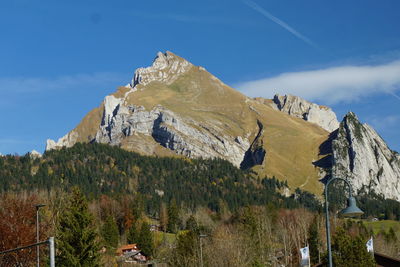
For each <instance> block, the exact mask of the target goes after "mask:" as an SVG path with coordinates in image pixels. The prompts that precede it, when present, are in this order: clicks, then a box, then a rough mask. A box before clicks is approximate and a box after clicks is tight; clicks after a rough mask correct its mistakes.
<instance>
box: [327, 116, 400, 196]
mask: <svg viewBox="0 0 400 267" xmlns="http://www.w3.org/2000/svg"><path fill="white" fill-rule="evenodd" d="M332 151H333V169H332V173H333V175H334V176H336V177H342V178H347V179H349V181H350V182H351V183H352V185H353V190H359V189H361V188H362V187H365V188H366V189H368V190H374V191H375V192H376V193H378V194H382V195H383V196H384V197H386V198H391V199H396V200H398V201H400V155H399V154H398V153H397V152H394V151H392V150H390V149H389V147H388V146H387V145H386V143H385V142H384V141H383V139H382V138H381V137H380V136H379V135H378V134H377V133H376V132H375V130H374V129H373V128H372V127H371V126H369V125H368V124H362V123H360V121H359V120H358V118H357V116H356V115H355V114H354V113H352V112H349V113H348V114H347V115H346V116H345V117H344V118H343V121H342V122H341V123H340V127H339V129H338V131H337V136H336V137H335V138H334V139H333V141H332Z"/></svg>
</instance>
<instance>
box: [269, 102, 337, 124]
mask: <svg viewBox="0 0 400 267" xmlns="http://www.w3.org/2000/svg"><path fill="white" fill-rule="evenodd" d="M273 103H274V104H275V106H276V108H277V109H278V110H280V111H282V112H285V113H287V114H289V115H291V116H294V117H297V118H301V119H303V120H305V121H309V122H312V123H315V124H317V125H318V126H320V127H322V128H323V129H325V130H327V131H328V132H332V131H334V130H336V129H337V128H338V127H339V122H338V120H337V118H336V114H335V113H334V112H333V111H332V110H331V109H330V108H328V107H325V106H320V105H317V104H314V103H311V102H308V101H306V100H304V99H302V98H300V97H298V96H293V95H284V96H280V95H275V96H274V98H273Z"/></svg>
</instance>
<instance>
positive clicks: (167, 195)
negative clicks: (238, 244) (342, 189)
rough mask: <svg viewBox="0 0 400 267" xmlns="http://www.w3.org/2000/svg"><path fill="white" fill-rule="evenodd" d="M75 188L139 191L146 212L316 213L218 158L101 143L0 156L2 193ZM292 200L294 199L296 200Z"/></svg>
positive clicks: (272, 183)
mask: <svg viewBox="0 0 400 267" xmlns="http://www.w3.org/2000/svg"><path fill="white" fill-rule="evenodd" d="M73 185H78V186H79V187H80V188H81V189H82V190H83V192H85V193H86V194H87V195H88V196H89V198H97V197H99V196H100V195H101V194H106V195H110V196H118V195H119V196H121V195H124V194H134V193H136V192H139V193H141V194H142V195H143V196H144V198H145V201H144V202H145V204H146V209H147V212H148V213H149V214H155V213H156V212H158V211H159V205H160V203H161V202H166V203H169V202H170V201H171V199H172V198H174V199H175V200H176V202H177V204H178V205H180V206H184V207H187V208H191V209H193V208H195V207H197V206H204V207H208V208H210V209H211V210H213V211H218V210H219V209H220V208H221V205H224V206H225V205H226V206H227V207H228V208H229V209H230V210H236V209H237V208H239V207H243V206H246V205H263V204H266V203H274V204H275V205H276V206H277V207H285V208H296V207H300V206H305V207H307V208H309V209H312V210H318V209H320V204H319V202H318V201H317V199H316V198H315V196H313V195H312V194H310V193H307V192H304V191H301V190H297V191H296V197H294V195H293V196H292V197H284V196H283V195H282V194H281V192H283V191H284V190H285V188H287V184H286V183H285V182H280V181H278V180H276V179H274V178H263V179H259V178H255V177H253V176H252V175H251V173H249V172H245V171H242V170H240V169H238V168H236V167H234V166H233V165H232V164H231V163H229V162H228V161H225V160H221V159H213V160H210V159H208V160H202V159H190V160H189V159H181V158H172V157H150V156H141V155H139V154H137V153H134V152H127V151H125V150H123V149H120V148H117V147H112V146H109V145H103V144H80V143H78V144H76V145H75V146H73V147H72V148H63V149H60V150H52V151H48V152H46V153H45V154H44V155H43V157H42V158H32V157H31V156H30V155H29V154H27V155H25V156H21V157H18V156H5V157H2V158H0V188H1V191H3V192H4V191H21V190H32V189H35V188H37V189H41V190H43V189H45V190H49V191H50V190H52V189H54V188H57V189H60V188H61V189H65V190H66V189H68V188H69V187H71V186H73ZM295 198H296V199H295Z"/></svg>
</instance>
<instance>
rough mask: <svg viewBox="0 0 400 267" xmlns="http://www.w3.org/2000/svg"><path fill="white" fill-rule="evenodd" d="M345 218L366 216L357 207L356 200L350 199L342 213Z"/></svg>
mask: <svg viewBox="0 0 400 267" xmlns="http://www.w3.org/2000/svg"><path fill="white" fill-rule="evenodd" d="M340 213H341V214H342V215H343V216H344V217H358V216H361V215H363V214H364V212H363V211H362V210H360V208H359V207H357V204H356V199H355V198H354V197H349V198H348V199H347V208H345V209H344V210H342V211H341V212H340Z"/></svg>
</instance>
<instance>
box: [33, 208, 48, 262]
mask: <svg viewBox="0 0 400 267" xmlns="http://www.w3.org/2000/svg"><path fill="white" fill-rule="evenodd" d="M44 206H46V205H44V204H37V205H35V207H36V243H39V209H40V208H41V207H44ZM39 253H40V252H39V246H36V266H37V267H40V257H39Z"/></svg>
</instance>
